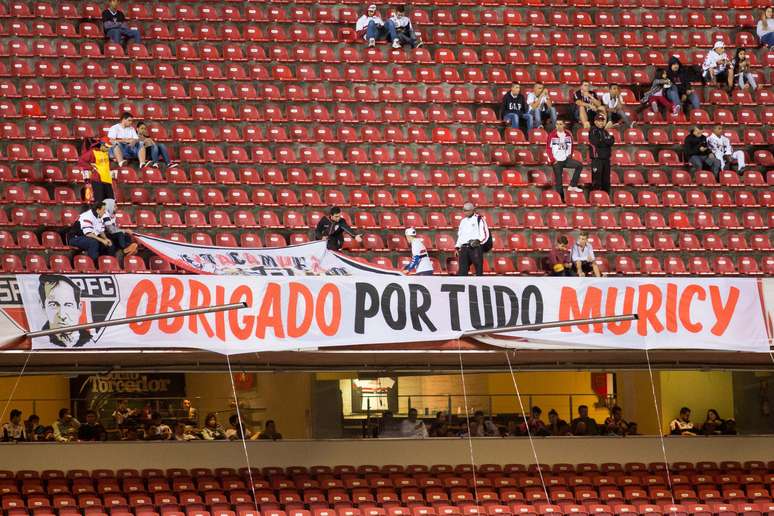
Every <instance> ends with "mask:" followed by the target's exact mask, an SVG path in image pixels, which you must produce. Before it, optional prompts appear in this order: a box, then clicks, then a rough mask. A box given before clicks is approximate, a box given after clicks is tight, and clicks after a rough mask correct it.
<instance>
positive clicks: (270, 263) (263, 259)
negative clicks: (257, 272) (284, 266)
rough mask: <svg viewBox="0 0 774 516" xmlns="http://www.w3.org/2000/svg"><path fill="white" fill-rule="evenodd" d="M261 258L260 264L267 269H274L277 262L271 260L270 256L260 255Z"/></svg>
mask: <svg viewBox="0 0 774 516" xmlns="http://www.w3.org/2000/svg"><path fill="white" fill-rule="evenodd" d="M260 257H261V264H263V265H265V266H267V267H276V266H277V262H276V261H275V260H274V258H272V257H271V256H269V255H267V254H262V255H260Z"/></svg>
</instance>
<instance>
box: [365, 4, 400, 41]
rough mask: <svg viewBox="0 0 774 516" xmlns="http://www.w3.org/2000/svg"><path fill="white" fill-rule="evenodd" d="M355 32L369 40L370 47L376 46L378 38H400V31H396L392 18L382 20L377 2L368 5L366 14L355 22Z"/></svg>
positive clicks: (390, 39)
mask: <svg viewBox="0 0 774 516" xmlns="http://www.w3.org/2000/svg"><path fill="white" fill-rule="evenodd" d="M355 32H357V37H358V38H363V39H365V40H366V41H367V42H368V46H369V47H375V46H376V41H377V40H382V39H386V40H388V41H392V42H393V45H394V44H395V40H397V39H398V33H397V32H395V25H394V24H393V22H392V20H387V21H386V22H385V21H384V20H382V17H381V16H379V14H377V12H376V4H371V5H369V6H368V11H367V12H366V14H364V15H362V16H361V17H360V18H358V19H357V22H356V23H355Z"/></svg>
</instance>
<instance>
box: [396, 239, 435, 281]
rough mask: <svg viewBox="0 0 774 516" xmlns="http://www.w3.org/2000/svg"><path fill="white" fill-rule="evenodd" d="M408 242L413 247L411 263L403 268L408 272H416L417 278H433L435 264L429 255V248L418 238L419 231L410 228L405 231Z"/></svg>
mask: <svg viewBox="0 0 774 516" xmlns="http://www.w3.org/2000/svg"><path fill="white" fill-rule="evenodd" d="M405 235H406V241H407V242H408V243H409V245H410V246H411V261H410V262H409V263H407V264H406V266H405V267H404V268H403V269H404V270H405V271H406V272H412V271H413V272H414V273H415V274H416V275H417V276H432V275H433V262H431V261H430V256H429V255H428V254H427V248H426V247H425V243H424V242H423V241H422V238H421V237H418V236H417V230H416V229H414V228H408V229H406V231H405Z"/></svg>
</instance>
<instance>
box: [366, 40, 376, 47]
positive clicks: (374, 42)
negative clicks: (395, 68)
mask: <svg viewBox="0 0 774 516" xmlns="http://www.w3.org/2000/svg"><path fill="white" fill-rule="evenodd" d="M375 46H376V40H375V39H374V38H368V47H369V48H370V47H375Z"/></svg>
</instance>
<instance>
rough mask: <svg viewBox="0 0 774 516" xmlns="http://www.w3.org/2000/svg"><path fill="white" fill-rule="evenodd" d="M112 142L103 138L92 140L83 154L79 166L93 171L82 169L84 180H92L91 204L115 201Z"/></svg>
mask: <svg viewBox="0 0 774 516" xmlns="http://www.w3.org/2000/svg"><path fill="white" fill-rule="evenodd" d="M109 150H110V140H109V139H108V138H101V139H99V140H92V141H91V143H90V144H89V145H88V148H87V149H86V150H85V151H84V152H83V154H81V156H80V158H79V159H78V164H77V166H79V167H86V166H90V169H91V170H88V169H85V168H84V169H82V170H81V173H82V174H83V178H84V179H87V178H91V187H92V192H93V195H92V196H91V200H90V202H100V201H102V200H104V199H115V193H114V192H113V174H114V173H115V172H114V171H111V170H110V156H109V155H108V152H109ZM86 200H87V201H89V199H88V198H87V199H86Z"/></svg>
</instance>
